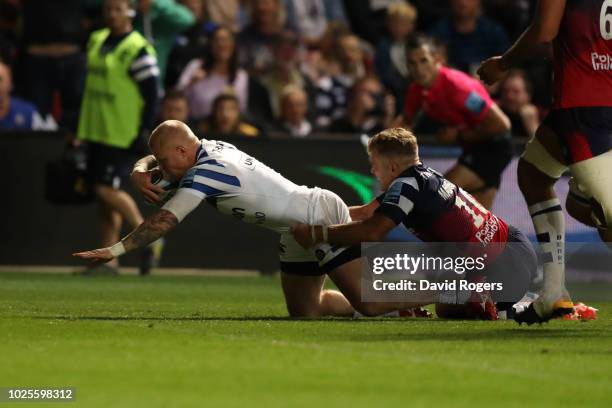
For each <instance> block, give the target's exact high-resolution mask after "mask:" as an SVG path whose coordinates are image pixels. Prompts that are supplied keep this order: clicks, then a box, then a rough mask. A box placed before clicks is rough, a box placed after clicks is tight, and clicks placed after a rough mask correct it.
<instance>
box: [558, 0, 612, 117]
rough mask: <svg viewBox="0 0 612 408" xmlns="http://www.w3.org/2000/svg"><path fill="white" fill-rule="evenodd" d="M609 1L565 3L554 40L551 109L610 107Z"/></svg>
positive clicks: (611, 35)
mask: <svg viewBox="0 0 612 408" xmlns="http://www.w3.org/2000/svg"><path fill="white" fill-rule="evenodd" d="M611 40H612V1H610V0H567V3H566V5H565V12H564V14H563V18H562V20H561V25H560V27H559V33H558V34H557V37H556V38H555V40H554V41H553V53H554V56H553V65H554V76H555V81H554V104H553V108H554V109H565V108H577V107H587V106H612V41H611Z"/></svg>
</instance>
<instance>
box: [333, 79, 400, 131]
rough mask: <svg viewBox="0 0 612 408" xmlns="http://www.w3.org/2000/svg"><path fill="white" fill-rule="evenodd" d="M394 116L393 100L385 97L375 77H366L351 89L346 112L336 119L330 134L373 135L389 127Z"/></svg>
mask: <svg viewBox="0 0 612 408" xmlns="http://www.w3.org/2000/svg"><path fill="white" fill-rule="evenodd" d="M394 116H395V99H394V98H393V97H392V96H390V97H385V92H384V89H383V86H382V84H381V83H380V81H379V80H378V78H376V77H375V76H366V77H364V78H361V79H359V80H357V82H355V85H353V88H352V89H351V95H350V100H349V104H348V111H347V113H346V115H345V116H344V117H342V118H340V119H336V120H335V121H334V122H333V123H332V124H331V126H330V127H329V129H328V130H329V131H330V132H332V133H351V134H364V133H365V134H369V135H372V134H375V133H378V132H380V131H382V130H383V129H386V128H387V127H389V126H390V125H391V122H392V121H393V119H394Z"/></svg>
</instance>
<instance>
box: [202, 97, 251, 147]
mask: <svg viewBox="0 0 612 408" xmlns="http://www.w3.org/2000/svg"><path fill="white" fill-rule="evenodd" d="M198 130H200V132H203V133H206V134H209V133H213V134H214V135H215V136H216V137H218V136H224V135H225V136H246V137H256V136H259V129H257V128H256V127H255V126H253V125H251V124H249V123H247V122H245V121H244V120H243V118H242V115H241V114H240V101H239V100H238V98H237V97H236V95H234V94H233V93H232V91H231V90H227V91H226V92H224V93H221V94H220V95H218V96H217V97H216V98H215V100H214V102H213V106H212V112H211V114H210V117H209V118H208V120H207V121H206V122H204V123H202V124H201V126H198Z"/></svg>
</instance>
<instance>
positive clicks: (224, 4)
mask: <svg viewBox="0 0 612 408" xmlns="http://www.w3.org/2000/svg"><path fill="white" fill-rule="evenodd" d="M205 2H206V13H207V14H208V17H209V18H210V20H211V21H212V22H214V23H215V24H217V25H220V26H223V27H227V28H229V29H230V30H232V32H233V33H237V32H239V31H240V28H241V25H240V24H241V17H242V13H241V11H242V4H241V3H242V1H241V0H205Z"/></svg>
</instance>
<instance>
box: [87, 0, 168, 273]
mask: <svg viewBox="0 0 612 408" xmlns="http://www.w3.org/2000/svg"><path fill="white" fill-rule="evenodd" d="M131 15H133V10H131V2H130V0H105V1H104V19H105V22H106V25H107V28H104V29H102V30H98V31H94V32H93V33H92V34H91V36H90V38H89V42H88V44H87V78H86V80H85V92H84V94H83V103H82V105H81V112H80V118H79V128H78V137H79V139H80V140H82V141H84V142H87V145H88V172H89V182H90V183H91V184H92V185H93V190H94V194H95V196H96V199H97V201H98V204H99V220H100V227H101V228H100V231H101V241H102V242H101V243H102V246H109V245H110V244H111V243H112V242H116V241H117V240H118V239H119V233H120V231H121V224H122V221H123V220H126V221H127V222H128V224H130V226H131V227H132V228H136V227H137V226H138V225H140V224H141V223H142V221H143V218H142V215H141V214H140V211H139V209H138V207H137V206H136V203H135V202H134V200H133V199H132V197H131V196H130V195H129V194H128V193H127V192H125V191H124V190H123V189H122V187H123V183H124V182H125V181H126V180H127V179H128V177H129V175H130V170H131V167H132V164H133V162H134V160H135V158H136V155H142V154H143V153H144V152H145V151H146V150H147V141H146V140H147V137H148V135H149V132H150V130H151V129H152V126H153V124H154V121H155V118H156V114H157V104H158V88H159V86H158V78H159V68H158V66H157V60H156V58H155V50H154V49H153V46H152V45H151V44H150V43H149V42H148V41H147V40H146V39H145V38H144V37H143V36H142V35H141V34H140V33H138V32H137V31H134V30H133V29H132V19H131V17H130V16H131ZM155 253H156V251H153V250H152V248H149V249H148V250H147V251H146V252H145V255H146V256H145V257H144V258H143V263H142V265H141V273H142V274H146V273H148V271H149V268H150V267H151V263H152V257H153V256H154V254H155ZM116 266H117V264H114V265H111V267H116Z"/></svg>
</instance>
